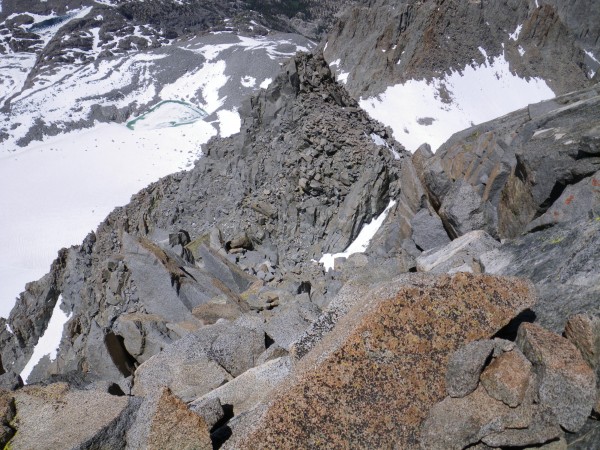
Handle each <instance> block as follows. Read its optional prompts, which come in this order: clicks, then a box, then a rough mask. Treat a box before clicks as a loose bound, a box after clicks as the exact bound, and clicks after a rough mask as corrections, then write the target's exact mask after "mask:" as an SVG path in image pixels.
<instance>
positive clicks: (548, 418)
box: [482, 406, 563, 448]
mask: <svg viewBox="0 0 600 450" xmlns="http://www.w3.org/2000/svg"><path fill="white" fill-rule="evenodd" d="M530 420H531V423H530V424H529V426H528V427H527V428H521V427H518V426H516V427H507V429H506V430H504V431H502V432H498V433H491V434H488V435H487V436H485V437H483V438H482V441H483V442H484V443H486V444H487V445H490V446H492V447H496V448H498V447H521V446H524V445H534V444H543V443H545V442H548V441H552V440H554V439H556V438H557V437H559V436H562V434H563V432H562V430H561V428H560V427H559V426H558V424H557V423H556V417H555V416H554V414H553V413H552V411H550V410H549V409H547V408H544V407H543V406H538V407H535V408H534V410H533V414H532V416H531V418H530Z"/></svg>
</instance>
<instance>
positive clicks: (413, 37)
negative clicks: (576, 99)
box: [324, 0, 600, 97]
mask: <svg viewBox="0 0 600 450" xmlns="http://www.w3.org/2000/svg"><path fill="white" fill-rule="evenodd" d="M598 8H599V6H598V5H597V4H596V3H595V2H591V1H578V2H563V1H544V0H541V1H539V2H536V1H527V2H524V1H500V2H495V1H486V0H481V1H469V2H447V1H437V0H431V1H408V2H396V1H386V0H372V1H369V2H367V3H365V4H359V5H356V6H354V7H352V8H349V9H348V10H347V11H346V13H345V14H343V15H342V16H341V17H340V19H339V21H338V22H337V23H336V24H335V26H334V27H333V29H332V31H331V32H330V33H329V35H328V37H327V38H326V46H325V48H324V54H325V58H326V59H327V61H328V62H330V63H331V62H333V61H335V60H337V59H340V63H339V69H340V70H341V71H343V72H349V73H350V75H349V76H348V81H347V88H348V90H349V92H350V93H351V94H352V95H354V96H357V97H358V96H364V97H368V96H373V95H376V94H379V93H381V92H383V91H384V90H385V88H386V87H387V86H390V85H393V84H396V83H400V82H405V81H407V80H410V79H417V80H418V79H422V78H426V79H430V78H431V77H439V76H440V75H442V74H443V73H444V72H449V71H462V70H464V68H465V66H467V65H479V64H482V63H484V62H485V61H486V59H488V58H490V59H491V58H494V57H497V56H499V55H504V56H505V58H506V60H507V61H508V62H509V64H510V70H511V71H512V72H513V73H516V74H518V75H519V76H520V77H525V78H528V77H541V78H543V79H544V80H546V81H547V83H548V85H549V86H550V87H551V88H552V90H553V91H554V92H555V93H556V94H563V93H566V92H570V91H573V90H576V89H580V88H582V87H584V86H586V85H588V84H589V79H590V78H591V76H590V74H593V73H595V72H596V71H597V69H598V66H599V64H598V63H597V62H595V61H593V59H592V58H590V57H589V56H588V55H587V54H586V52H592V53H594V54H597V53H598V51H599V50H600V48H599V47H598V46H599V45H600V44H599V43H598V42H599V41H598V33H599V30H598V27H597V25H596V23H597V17H598V15H599V14H600V11H599V10H598ZM584 16H585V18H584ZM592 17H593V18H595V19H592ZM480 49H483V50H484V52H482V51H481V50H480Z"/></svg>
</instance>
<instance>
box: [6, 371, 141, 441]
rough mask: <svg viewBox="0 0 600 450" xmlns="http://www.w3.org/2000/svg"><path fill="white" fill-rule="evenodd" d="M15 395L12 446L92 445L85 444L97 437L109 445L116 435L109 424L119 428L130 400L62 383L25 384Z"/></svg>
mask: <svg viewBox="0 0 600 450" xmlns="http://www.w3.org/2000/svg"><path fill="white" fill-rule="evenodd" d="M14 396H15V406H16V410H17V414H16V419H15V422H14V423H15V428H16V429H17V433H16V434H15V437H14V438H13V439H12V440H11V441H10V444H9V445H10V447H11V448H15V449H17V448H22V449H38V448H40V449H41V448H48V449H59V448H65V449H66V448H69V449H72V448H94V447H86V446H84V444H89V443H91V442H94V441H96V442H97V441H98V440H100V441H103V444H104V445H106V446H107V447H106V448H111V447H110V445H115V444H116V443H115V442H111V441H110V440H111V439H116V438H118V436H116V434H117V433H116V432H111V428H118V427H117V426H116V422H118V421H119V418H120V416H122V415H123V416H126V415H127V409H128V405H129V402H130V401H129V399H128V397H115V396H113V395H110V394H107V393H104V392H100V391H74V390H69V387H68V385H67V384H65V383H55V384H51V385H49V386H46V387H39V386H31V387H25V388H23V389H21V390H19V391H18V392H15V393H14ZM125 420H126V418H125ZM96 448H97V447H96Z"/></svg>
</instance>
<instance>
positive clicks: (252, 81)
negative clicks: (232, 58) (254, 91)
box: [240, 75, 256, 88]
mask: <svg viewBox="0 0 600 450" xmlns="http://www.w3.org/2000/svg"><path fill="white" fill-rule="evenodd" d="M240 83H241V84H242V86H244V87H247V88H252V87H254V86H255V85H256V78H254V77H251V76H248V75H246V76H244V77H242V78H241V79H240Z"/></svg>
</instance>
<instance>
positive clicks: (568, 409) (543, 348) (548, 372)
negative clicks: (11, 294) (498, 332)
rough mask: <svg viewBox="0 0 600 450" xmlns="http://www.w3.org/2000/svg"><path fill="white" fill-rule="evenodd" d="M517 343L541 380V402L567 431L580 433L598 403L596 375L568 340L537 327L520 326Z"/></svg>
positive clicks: (531, 325) (526, 324)
mask: <svg viewBox="0 0 600 450" xmlns="http://www.w3.org/2000/svg"><path fill="white" fill-rule="evenodd" d="M517 344H518V345H519V348H521V351H522V352H523V354H524V355H525V356H526V357H527V359H529V361H531V362H532V363H533V367H534V370H535V372H536V373H537V375H538V377H539V380H538V381H539V401H540V404H541V405H544V406H546V407H547V408H548V409H550V410H551V411H552V412H553V413H554V414H555V415H556V418H557V420H558V421H559V423H560V425H561V426H562V427H564V428H565V429H566V430H568V431H572V432H574V431H578V430H579V429H580V428H581V427H582V426H583V425H584V424H585V421H586V419H587V417H588V416H589V415H590V412H591V411H592V408H593V407H594V404H595V402H596V375H595V373H594V371H593V370H592V369H591V368H590V367H589V366H588V365H587V364H586V362H585V361H584V360H583V358H582V357H581V353H580V352H579V350H577V348H576V347H575V346H574V345H573V344H572V343H571V342H569V341H568V340H567V339H565V338H563V337H562V336H559V335H558V334H555V333H552V332H551V331H548V330H545V329H544V328H542V327H540V326H539V325H536V324H531V323H523V324H521V326H520V327H519V333H518V336H517Z"/></svg>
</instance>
